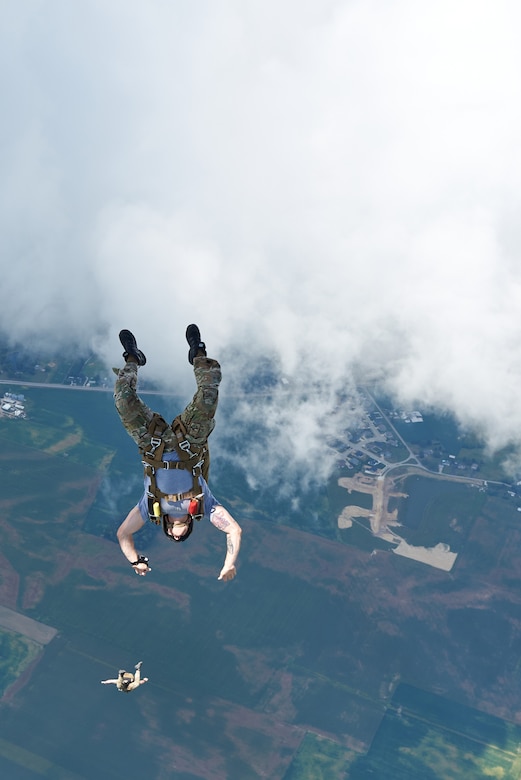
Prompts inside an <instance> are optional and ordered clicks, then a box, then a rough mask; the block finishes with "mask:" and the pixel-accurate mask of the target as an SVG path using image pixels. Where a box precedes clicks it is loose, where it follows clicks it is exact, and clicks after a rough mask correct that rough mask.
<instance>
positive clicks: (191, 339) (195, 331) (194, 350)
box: [186, 325, 206, 365]
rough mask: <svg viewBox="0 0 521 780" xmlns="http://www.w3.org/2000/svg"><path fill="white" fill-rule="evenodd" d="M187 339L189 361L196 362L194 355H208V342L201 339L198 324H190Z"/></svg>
mask: <svg viewBox="0 0 521 780" xmlns="http://www.w3.org/2000/svg"><path fill="white" fill-rule="evenodd" d="M186 340H187V341H188V346H189V347H190V350H189V352H188V362H189V363H191V364H192V365H193V364H194V357H197V356H198V355H202V356H204V357H206V344H205V343H204V342H203V341H201V334H200V333H199V328H198V327H197V325H189V326H188V327H187V329H186Z"/></svg>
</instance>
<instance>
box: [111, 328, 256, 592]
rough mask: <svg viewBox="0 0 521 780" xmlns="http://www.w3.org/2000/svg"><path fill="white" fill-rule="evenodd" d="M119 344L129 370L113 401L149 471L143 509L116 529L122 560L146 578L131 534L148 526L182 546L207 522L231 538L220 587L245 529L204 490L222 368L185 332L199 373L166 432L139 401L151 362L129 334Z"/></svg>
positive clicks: (122, 372)
mask: <svg viewBox="0 0 521 780" xmlns="http://www.w3.org/2000/svg"><path fill="white" fill-rule="evenodd" d="M119 340H120V341H121V344H122V346H123V348H124V350H125V351H124V353H123V357H124V359H125V367H124V368H122V369H119V370H118V369H114V372H115V373H116V374H117V379H116V386H115V388H114V401H115V404H116V409H117V411H118V413H119V416H120V418H121V421H122V423H123V425H124V426H125V429H126V431H127V433H128V434H129V435H130V436H131V437H132V438H133V439H134V441H135V442H136V444H137V446H138V448H139V452H140V454H141V457H142V460H143V465H144V466H145V489H144V493H143V495H142V496H141V499H140V501H139V503H138V504H137V505H136V506H135V507H133V508H132V509H131V510H130V512H129V513H128V515H127V517H126V518H125V520H124V521H123V523H122V524H121V525H120V527H119V528H118V532H117V536H118V541H119V545H120V547H121V551H122V553H123V555H124V556H125V557H126V558H127V560H128V561H129V562H130V564H131V565H132V567H133V568H134V571H135V572H136V574H139V575H140V576H142V577H144V576H145V575H146V574H147V573H148V572H149V571H151V568H150V567H149V565H148V558H146V557H145V556H143V555H138V554H137V551H136V547H135V544H134V537H133V535H134V534H135V533H136V532H137V531H139V530H140V529H141V528H142V527H143V526H144V525H145V523H146V522H147V520H150V521H152V522H153V523H155V524H156V525H162V527H163V531H164V533H165V535H166V536H167V538H168V539H170V540H171V541H173V542H185V541H186V540H187V539H188V537H189V536H190V534H191V533H192V530H193V521H194V518H196V519H197V520H200V519H201V518H205V519H208V520H210V522H211V523H212V524H213V525H214V526H215V527H216V528H218V529H219V530H220V531H223V532H224V533H225V534H226V535H227V536H226V557H225V560H224V565H223V567H222V569H221V571H220V574H219V577H218V579H219V580H222V581H224V582H226V581H228V580H232V579H233V578H234V577H235V576H236V574H237V571H236V568H235V563H236V561H237V556H238V554H239V549H240V546H241V527H240V526H239V524H238V523H237V522H236V520H234V518H233V517H232V516H231V514H230V513H229V512H228V510H227V509H225V508H224V507H223V506H222V505H221V504H220V503H219V502H218V501H217V499H216V498H215V497H214V496H213V495H212V493H211V492H210V489H209V487H208V484H207V479H208V473H209V466H210V453H209V450H208V437H209V435H210V434H211V432H212V431H213V429H214V427H215V420H214V416H215V411H216V409H217V402H218V394H219V384H220V382H221V367H220V365H219V363H218V362H217V361H216V360H213V359H211V358H208V357H207V356H206V345H205V344H204V342H203V341H201V334H200V332H199V328H198V327H197V325H189V326H188V328H187V329H186V340H187V342H188V345H189V348H190V349H189V352H188V361H189V362H190V363H191V364H192V365H193V367H194V374H195V380H196V384H197V390H196V392H195V395H194V397H193V399H192V400H191V402H190V403H189V404H188V406H187V407H186V408H185V410H184V411H183V412H182V413H181V414H180V415H179V416H178V417H176V418H175V420H173V422H172V423H171V424H170V425H168V424H167V423H166V422H165V420H164V419H163V418H162V417H161V416H160V415H158V414H156V413H154V412H153V411H152V410H151V409H149V407H148V406H147V405H146V404H145V403H144V402H143V401H142V400H141V399H140V398H139V396H138V394H137V390H136V387H137V374H138V367H139V366H144V365H145V363H146V357H145V355H144V354H143V352H141V350H140V349H138V346H137V343H136V339H135V337H134V335H133V334H132V333H131V332H130V331H129V330H122V331H121V332H120V334H119Z"/></svg>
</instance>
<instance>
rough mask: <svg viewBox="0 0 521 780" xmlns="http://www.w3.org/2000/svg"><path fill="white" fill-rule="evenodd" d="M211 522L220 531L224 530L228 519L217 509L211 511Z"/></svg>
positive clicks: (227, 524) (228, 523) (228, 522)
mask: <svg viewBox="0 0 521 780" xmlns="http://www.w3.org/2000/svg"><path fill="white" fill-rule="evenodd" d="M212 523H213V524H214V526H215V527H216V528H218V529H219V530H220V531H224V529H225V528H227V527H228V526H229V525H230V521H229V520H227V519H226V517H225V516H224V515H223V514H221V512H220V511H219V510H218V509H216V510H215V512H212Z"/></svg>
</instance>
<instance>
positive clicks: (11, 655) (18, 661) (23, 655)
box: [0, 628, 42, 698]
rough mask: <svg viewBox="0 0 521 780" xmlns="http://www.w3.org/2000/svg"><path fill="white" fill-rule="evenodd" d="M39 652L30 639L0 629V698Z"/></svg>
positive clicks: (39, 647)
mask: <svg viewBox="0 0 521 780" xmlns="http://www.w3.org/2000/svg"><path fill="white" fill-rule="evenodd" d="M41 651H42V647H41V645H39V644H38V643H37V642H33V640H32V639H28V638H27V637H25V636H22V635H21V634H17V633H15V632H14V631H8V630H7V629H6V628H0V698H1V696H2V695H3V694H4V693H5V691H6V690H7V688H8V687H9V686H10V685H11V684H12V683H13V682H15V680H17V679H18V677H19V676H20V675H21V674H22V672H24V671H25V669H26V668H27V667H28V666H29V664H31V663H32V662H33V661H34V660H35V658H37V657H38V655H39V653H40V652H41Z"/></svg>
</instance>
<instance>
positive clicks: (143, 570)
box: [132, 563, 152, 577]
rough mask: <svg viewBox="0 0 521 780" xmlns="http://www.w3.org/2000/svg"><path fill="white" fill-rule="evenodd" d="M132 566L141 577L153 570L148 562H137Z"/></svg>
mask: <svg viewBox="0 0 521 780" xmlns="http://www.w3.org/2000/svg"><path fill="white" fill-rule="evenodd" d="M132 568H133V569H134V571H135V572H136V574H139V575H140V577H144V576H145V575H146V574H147V573H148V572H149V571H152V569H151V568H150V566H149V565H148V563H137V564H136V565H135V566H133V567H132Z"/></svg>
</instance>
